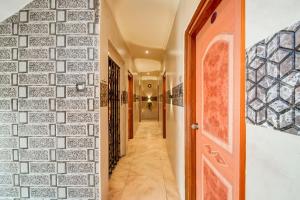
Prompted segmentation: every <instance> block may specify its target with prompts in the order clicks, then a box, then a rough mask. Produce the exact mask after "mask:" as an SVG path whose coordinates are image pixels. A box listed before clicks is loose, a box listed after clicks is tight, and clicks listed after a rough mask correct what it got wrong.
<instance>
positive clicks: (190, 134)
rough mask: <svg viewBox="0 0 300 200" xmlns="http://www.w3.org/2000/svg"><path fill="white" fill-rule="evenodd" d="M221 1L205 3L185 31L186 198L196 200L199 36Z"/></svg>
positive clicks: (242, 187) (242, 130)
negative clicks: (197, 57)
mask: <svg viewBox="0 0 300 200" xmlns="http://www.w3.org/2000/svg"><path fill="white" fill-rule="evenodd" d="M221 1H222V0H202V1H201V2H200V3H199V5H198V7H197V9H196V11H195V13H194V15H193V17H192V19H191V21H190V23H189V25H188V27H187V29H186V31H185V49H184V51H185V86H184V91H185V92H184V94H185V95H184V97H185V101H184V108H185V191H186V192H185V197H186V198H185V199H186V200H196V131H195V130H192V128H191V124H193V123H194V122H195V121H196V36H197V34H198V33H199V31H200V30H201V29H202V27H203V25H204V24H205V23H206V21H207V20H209V18H210V16H211V14H212V13H213V12H214V10H215V9H216V8H217V6H218V5H219V4H220V3H221ZM241 17H242V19H241V22H242V24H241V74H240V78H241V91H240V93H241V97H240V102H241V105H242V106H241V109H240V110H241V111H240V117H241V119H245V106H244V105H245V92H246V91H245V83H246V81H245V80H246V79H245V55H246V54H245V0H241ZM240 134H241V135H240V197H239V200H245V164H246V128H245V120H241V124H240Z"/></svg>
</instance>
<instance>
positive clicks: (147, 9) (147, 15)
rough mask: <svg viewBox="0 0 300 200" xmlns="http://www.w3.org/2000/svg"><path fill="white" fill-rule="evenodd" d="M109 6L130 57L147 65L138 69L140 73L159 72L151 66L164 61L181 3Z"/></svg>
mask: <svg viewBox="0 0 300 200" xmlns="http://www.w3.org/2000/svg"><path fill="white" fill-rule="evenodd" d="M107 3H108V5H109V7H110V9H111V11H112V13H113V15H114V18H115V21H116V23H117V25H118V28H119V30H120V32H121V34H122V37H123V39H124V40H125V42H126V43H127V46H128V48H129V50H130V53H131V55H132V56H133V58H134V59H139V60H138V61H137V62H138V63H140V64H139V65H140V66H142V65H145V66H144V67H137V68H138V69H137V70H138V72H145V70H146V71H157V65H156V64H154V65H150V64H149V63H154V62H153V60H156V61H159V62H162V60H163V57H164V53H165V49H166V46H167V43H168V40H169V36H170V33H171V30H172V26H173V22H174V19H175V15H176V12H177V8H178V3H179V0H107ZM146 51H148V53H145V52H146ZM141 59H143V60H141ZM147 59H149V61H147ZM143 62H145V63H144V64H143ZM151 66H152V67H151ZM139 69H142V70H141V71H140V70H139ZM160 69H161V66H160Z"/></svg>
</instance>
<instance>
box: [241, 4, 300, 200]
mask: <svg viewBox="0 0 300 200" xmlns="http://www.w3.org/2000/svg"><path fill="white" fill-rule="evenodd" d="M299 7H300V1H299V0H247V1H246V46H247V48H249V47H251V46H252V45H254V44H255V43H257V42H259V41H260V40H262V39H265V38H267V37H268V36H270V35H272V34H273V33H276V32H278V31H280V30H281V29H282V28H285V27H287V26H290V25H293V24H294V23H295V22H297V21H299V20H300V12H299ZM299 164H300V137H299V136H294V135H290V134H287V133H283V132H280V131H275V130H273V129H270V128H268V129H267V128H263V127H258V126H254V125H250V124H248V125H247V175H246V184H247V185H246V189H247V190H246V193H247V200H266V199H270V200H282V199H284V200H295V199H299V195H300V192H299V180H300V170H299Z"/></svg>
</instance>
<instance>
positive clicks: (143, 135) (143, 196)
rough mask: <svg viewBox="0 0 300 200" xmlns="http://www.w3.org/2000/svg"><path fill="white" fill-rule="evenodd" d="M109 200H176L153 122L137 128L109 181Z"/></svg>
mask: <svg viewBox="0 0 300 200" xmlns="http://www.w3.org/2000/svg"><path fill="white" fill-rule="evenodd" d="M109 190H110V191H109V193H110V200H179V195H178V191H177V186H176V182H175V177H174V175H173V171H172V169H171V165H170V161H169V158H168V155H167V150H166V141H165V140H164V139H163V138H162V133H161V128H160V127H159V124H158V122H157V121H143V122H141V123H140V124H139V127H138V130H137V133H136V135H135V137H134V139H132V140H129V144H128V153H127V155H126V156H125V157H123V158H121V160H120V161H119V163H118V165H117V167H116V169H115V170H114V171H113V174H112V176H111V178H110V187H109Z"/></svg>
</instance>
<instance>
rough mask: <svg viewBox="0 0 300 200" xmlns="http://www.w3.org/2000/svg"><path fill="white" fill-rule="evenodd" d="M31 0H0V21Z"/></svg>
mask: <svg viewBox="0 0 300 200" xmlns="http://www.w3.org/2000/svg"><path fill="white" fill-rule="evenodd" d="M31 1H32V0H9V1H8V0H0V5H1V12H0V21H1V22H2V21H3V20H5V19H6V18H8V17H10V16H11V15H12V14H14V13H16V12H17V11H19V10H20V9H21V8H23V7H24V6H25V5H27V4H28V3H29V2H31Z"/></svg>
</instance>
